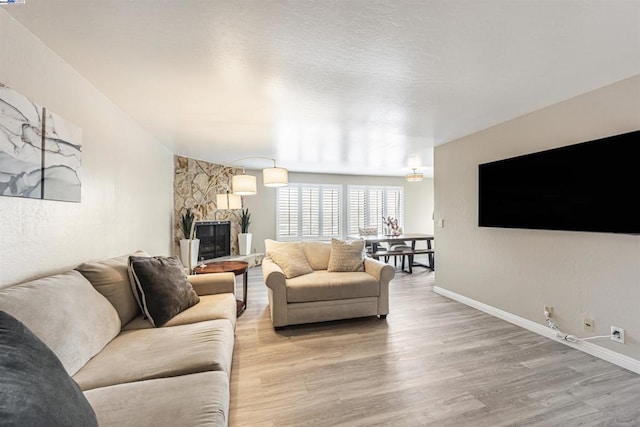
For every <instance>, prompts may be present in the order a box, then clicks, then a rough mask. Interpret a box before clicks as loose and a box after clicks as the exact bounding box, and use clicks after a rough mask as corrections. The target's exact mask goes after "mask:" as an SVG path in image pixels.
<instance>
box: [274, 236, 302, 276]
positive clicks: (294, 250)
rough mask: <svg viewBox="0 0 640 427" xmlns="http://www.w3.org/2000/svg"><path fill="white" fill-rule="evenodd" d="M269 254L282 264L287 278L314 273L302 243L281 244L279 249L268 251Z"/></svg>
mask: <svg viewBox="0 0 640 427" xmlns="http://www.w3.org/2000/svg"><path fill="white" fill-rule="evenodd" d="M267 256H268V257H269V258H271V260H272V261H273V262H275V263H276V264H278V266H280V268H281V269H282V271H283V272H284V275H285V276H286V277H287V279H291V278H293V277H298V276H302V275H303V274H309V273H313V268H311V266H310V265H309V261H307V257H306V255H305V254H304V251H303V250H302V246H300V243H297V242H295V243H290V244H288V245H279V247H278V249H275V250H271V251H269V252H267Z"/></svg>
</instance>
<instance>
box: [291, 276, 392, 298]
mask: <svg viewBox="0 0 640 427" xmlns="http://www.w3.org/2000/svg"><path fill="white" fill-rule="evenodd" d="M379 293H380V284H379V283H378V281H377V280H376V278H375V277H373V276H372V275H370V274H367V273H364V272H351V273H339V272H334V273H330V272H328V271H326V270H325V271H314V272H313V273H311V274H307V275H304V276H300V277H296V278H293V279H289V280H287V302H311V301H331V300H341V299H348V298H364V297H377V296H378V295H379Z"/></svg>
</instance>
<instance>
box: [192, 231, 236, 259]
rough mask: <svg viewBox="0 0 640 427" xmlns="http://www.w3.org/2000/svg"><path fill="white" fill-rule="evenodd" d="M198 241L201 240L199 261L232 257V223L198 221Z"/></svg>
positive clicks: (196, 235)
mask: <svg viewBox="0 0 640 427" xmlns="http://www.w3.org/2000/svg"><path fill="white" fill-rule="evenodd" d="M195 237H196V239H200V250H199V252H198V261H207V260H210V259H213V258H220V257H224V256H229V255H231V221H198V222H196V229H195Z"/></svg>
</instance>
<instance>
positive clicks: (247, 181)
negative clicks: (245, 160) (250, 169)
mask: <svg viewBox="0 0 640 427" xmlns="http://www.w3.org/2000/svg"><path fill="white" fill-rule="evenodd" d="M231 187H232V188H233V194H237V195H240V196H252V195H254V194H256V193H257V192H258V186H257V184H256V177H255V176H253V175H244V174H243V175H234V176H233V178H231Z"/></svg>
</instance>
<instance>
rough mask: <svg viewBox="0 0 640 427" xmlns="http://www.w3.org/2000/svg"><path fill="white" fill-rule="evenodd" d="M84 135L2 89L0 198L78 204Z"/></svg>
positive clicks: (66, 123)
mask: <svg viewBox="0 0 640 427" xmlns="http://www.w3.org/2000/svg"><path fill="white" fill-rule="evenodd" d="M81 148H82V131H81V130H80V128H78V127H77V126H75V125H73V124H71V123H69V122H68V121H66V120H64V119H62V118H61V117H60V116H58V115H57V114H55V113H53V112H50V111H47V109H46V108H44V107H42V106H40V105H38V104H36V103H34V102H33V101H31V100H30V99H29V98H27V97H26V96H24V95H22V94H20V93H18V92H16V91H15V90H13V89H10V88H8V87H6V86H4V85H3V84H1V83H0V195H2V196H13V197H27V198H33V199H47V200H61V201H69V202H80V164H81V153H82V149H81Z"/></svg>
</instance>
